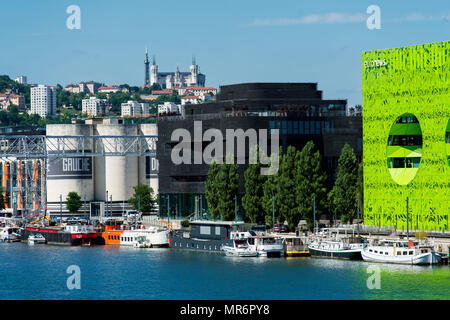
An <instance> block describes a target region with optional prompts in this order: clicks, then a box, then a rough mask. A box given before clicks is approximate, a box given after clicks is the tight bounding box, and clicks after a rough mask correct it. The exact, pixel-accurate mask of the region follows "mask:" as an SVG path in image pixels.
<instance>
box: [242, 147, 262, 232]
mask: <svg viewBox="0 0 450 320" xmlns="http://www.w3.org/2000/svg"><path fill="white" fill-rule="evenodd" d="M258 151H259V150H258V147H256V148H254V149H253V150H250V153H251V156H250V157H251V158H252V159H254V160H255V161H252V162H256V163H255V164H249V166H248V168H247V170H245V172H244V179H245V195H244V196H243V197H242V206H243V207H244V212H245V215H244V220H245V221H249V222H252V223H264V222H265V215H264V210H263V207H262V205H263V203H262V198H263V195H264V190H263V187H264V180H265V176H263V175H261V173H260V171H261V163H260V161H259V158H258Z"/></svg>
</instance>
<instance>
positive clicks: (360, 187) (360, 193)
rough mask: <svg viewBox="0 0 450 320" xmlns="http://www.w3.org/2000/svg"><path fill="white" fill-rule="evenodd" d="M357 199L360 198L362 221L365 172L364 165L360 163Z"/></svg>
mask: <svg viewBox="0 0 450 320" xmlns="http://www.w3.org/2000/svg"><path fill="white" fill-rule="evenodd" d="M357 188H358V191H357V194H356V195H357V197H358V198H359V212H360V213H361V215H360V217H359V218H360V219H361V218H362V214H363V209H364V205H363V203H364V171H363V163H362V162H360V163H359V166H358V184H357Z"/></svg>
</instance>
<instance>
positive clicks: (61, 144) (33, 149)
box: [0, 135, 158, 217]
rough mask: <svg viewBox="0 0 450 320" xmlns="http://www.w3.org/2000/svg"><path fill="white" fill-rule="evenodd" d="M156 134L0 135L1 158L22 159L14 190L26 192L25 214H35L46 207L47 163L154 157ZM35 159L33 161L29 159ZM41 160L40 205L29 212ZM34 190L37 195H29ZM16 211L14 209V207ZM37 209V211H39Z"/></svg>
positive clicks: (9, 159) (5, 159)
mask: <svg viewBox="0 0 450 320" xmlns="http://www.w3.org/2000/svg"><path fill="white" fill-rule="evenodd" d="M157 139H158V137H157V136H149V135H137V136H126V135H124V136H101V135H98V136H68V135H64V136H63V135H61V136H49V135H0V158H1V160H2V161H5V162H14V161H22V162H23V165H22V167H21V170H22V174H23V178H24V181H23V183H21V185H20V186H18V187H14V188H13V187H12V185H11V192H13V191H14V192H20V194H21V195H23V202H24V203H25V208H26V209H25V211H26V212H27V213H26V215H27V216H28V217H29V216H31V215H36V213H39V214H44V215H45V212H42V211H43V210H42V209H44V211H45V209H46V207H47V204H46V202H47V187H46V181H47V171H48V164H49V163H51V162H52V161H56V160H57V159H60V158H66V157H147V156H150V157H155V156H156V142H157ZM30 160H32V161H30ZM35 161H39V163H40V167H41V168H42V169H41V176H40V179H39V180H40V182H41V183H40V188H39V189H40V195H39V196H38V197H39V199H38V200H39V204H40V205H39V208H38V209H36V210H32V211H34V212H28V211H29V208H31V203H32V201H35V200H36V199H33V197H34V198H35V197H36V189H37V187H36V184H35V183H34V184H33V181H36V177H34V176H33V170H32V167H33V165H34V163H33V162H35ZM33 192H34V196H30V195H31V194H32V193H33ZM13 210H14V211H13V212H14V214H15V208H13ZM36 211H37V212H36Z"/></svg>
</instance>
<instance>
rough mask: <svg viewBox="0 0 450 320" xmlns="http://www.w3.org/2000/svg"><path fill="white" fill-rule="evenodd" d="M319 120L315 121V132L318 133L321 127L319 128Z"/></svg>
mask: <svg viewBox="0 0 450 320" xmlns="http://www.w3.org/2000/svg"><path fill="white" fill-rule="evenodd" d="M320 122H321V121H316V134H320V132H321V129H320V126H321V124H320Z"/></svg>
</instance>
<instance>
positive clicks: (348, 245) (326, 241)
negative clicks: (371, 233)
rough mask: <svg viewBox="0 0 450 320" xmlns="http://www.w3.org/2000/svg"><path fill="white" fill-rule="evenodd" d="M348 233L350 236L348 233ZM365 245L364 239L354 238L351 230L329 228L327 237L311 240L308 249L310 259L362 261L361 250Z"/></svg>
mask: <svg viewBox="0 0 450 320" xmlns="http://www.w3.org/2000/svg"><path fill="white" fill-rule="evenodd" d="M349 231H350V232H351V234H349V233H348V232H349ZM342 232H343V234H342ZM366 245H367V241H366V239H365V238H363V237H360V236H355V232H354V230H353V229H346V228H330V229H329V230H328V237H325V238H324V237H323V235H321V236H320V237H318V238H315V239H313V240H312V241H311V242H310V243H309V245H308V249H309V254H310V255H311V257H317V258H332V259H345V260H362V257H361V250H362V249H363V248H364V247H365V246H366Z"/></svg>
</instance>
